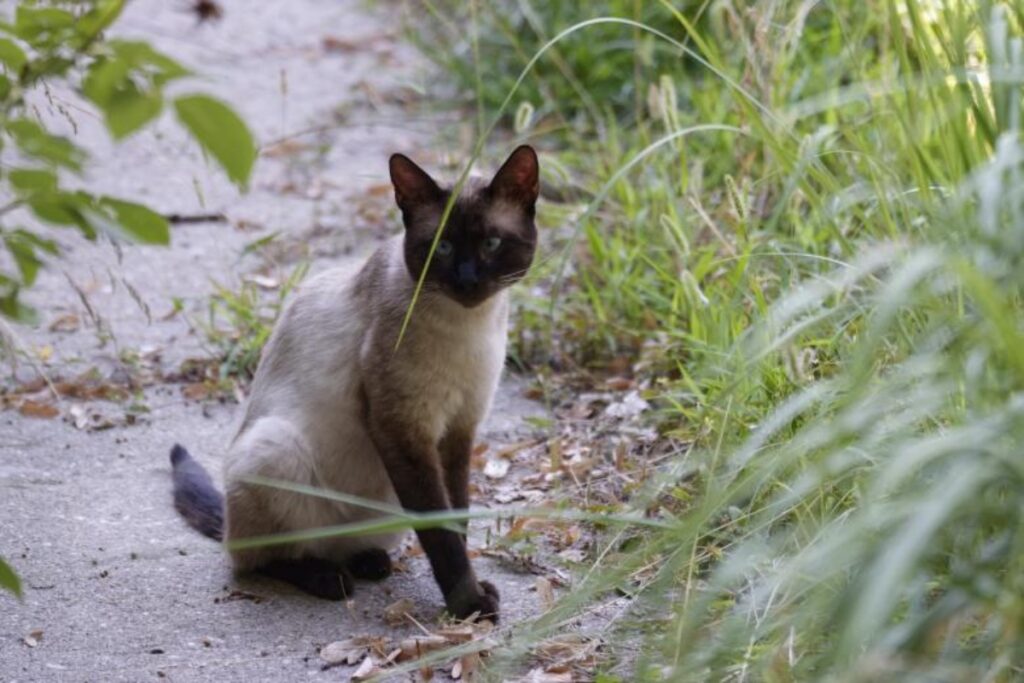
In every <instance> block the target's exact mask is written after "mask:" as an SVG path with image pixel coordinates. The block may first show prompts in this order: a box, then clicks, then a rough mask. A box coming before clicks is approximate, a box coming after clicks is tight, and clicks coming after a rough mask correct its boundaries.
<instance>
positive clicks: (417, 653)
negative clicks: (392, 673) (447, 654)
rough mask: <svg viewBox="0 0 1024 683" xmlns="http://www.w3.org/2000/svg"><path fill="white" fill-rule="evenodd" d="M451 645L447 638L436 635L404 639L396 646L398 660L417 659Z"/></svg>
mask: <svg viewBox="0 0 1024 683" xmlns="http://www.w3.org/2000/svg"><path fill="white" fill-rule="evenodd" d="M449 645H451V643H450V642H449V641H448V639H447V638H445V637H444V636H438V635H429V636H427V635H423V636H413V637H412V638H406V639H404V640H402V641H401V642H400V643H399V644H398V649H399V653H398V660H399V661H401V662H405V661H408V660H410V659H419V658H420V657H422V656H423V655H425V654H426V653H428V652H433V651H434V650H441V649H444V648H446V647H448V646H449Z"/></svg>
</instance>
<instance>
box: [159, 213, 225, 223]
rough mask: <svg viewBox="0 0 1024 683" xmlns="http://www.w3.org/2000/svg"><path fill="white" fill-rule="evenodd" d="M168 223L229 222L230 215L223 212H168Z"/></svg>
mask: <svg viewBox="0 0 1024 683" xmlns="http://www.w3.org/2000/svg"><path fill="white" fill-rule="evenodd" d="M164 218H166V219H167V222H168V223H174V224H181V223H227V222H228V217H227V216H225V215H224V214H223V213H220V212H217V213H166V214H164Z"/></svg>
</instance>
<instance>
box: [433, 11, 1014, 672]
mask: <svg viewBox="0 0 1024 683" xmlns="http://www.w3.org/2000/svg"><path fill="white" fill-rule="evenodd" d="M414 4H415V5H418V6H420V7H418V9H421V8H423V7H425V8H426V10H427V11H425V12H419V14H418V18H417V19H415V20H414V22H415V24H414V27H413V28H414V29H415V31H414V33H415V34H416V35H417V36H418V37H419V38H420V42H421V44H422V45H423V46H424V47H425V48H426V50H427V52H428V53H429V54H430V56H431V57H432V58H433V59H434V60H435V61H436V62H437V63H438V64H439V65H440V66H441V68H442V70H443V72H444V73H445V74H447V75H448V77H449V78H450V81H451V85H452V86H453V87H454V89H455V92H456V97H457V98H458V99H460V101H463V102H464V103H465V105H466V106H467V107H474V108H476V110H477V111H478V112H479V113H480V116H481V122H484V121H491V120H497V121H498V122H499V124H500V126H499V129H498V130H504V131H507V132H510V133H511V134H512V135H514V136H515V137H517V138H518V139H523V140H531V141H533V142H534V143H535V144H537V145H538V146H539V147H541V148H542V149H543V150H545V167H546V168H545V170H546V172H547V175H546V177H545V187H548V188H554V190H553V191H552V192H550V193H549V194H550V195H557V198H558V199H559V201H548V202H547V204H546V205H545V208H544V209H543V211H542V224H543V225H544V227H545V231H546V238H547V243H546V245H545V252H546V258H545V259H544V260H543V261H542V263H541V264H540V265H539V266H538V267H537V268H536V269H535V272H534V274H533V278H532V286H533V287H534V288H535V289H536V288H540V289H543V290H546V291H547V292H548V293H550V294H551V295H552V296H553V297H555V303H554V304H553V305H551V306H549V305H548V303H547V302H546V301H545V300H544V298H543V297H540V296H531V297H530V298H529V299H528V300H527V299H526V298H525V297H524V298H523V299H522V300H520V302H519V308H520V313H519V325H520V326H521V328H522V329H521V330H519V331H518V334H517V335H516V340H517V341H516V349H515V352H516V354H517V355H518V357H519V358H521V359H522V360H523V362H524V363H526V364H532V365H533V366H534V367H536V368H543V367H545V366H550V365H552V364H556V365H557V366H558V367H559V368H563V369H564V368H567V367H568V368H577V369H584V370H587V371H592V372H601V371H602V369H606V368H609V367H612V366H616V363H617V362H618V361H617V359H621V358H628V359H630V360H631V369H630V372H631V373H633V374H634V376H635V377H636V379H637V381H638V382H639V383H640V386H642V387H646V388H645V390H644V396H645V397H646V398H647V400H649V401H650V402H651V403H652V405H654V406H655V407H656V408H657V418H656V423H657V427H658V430H659V433H660V434H661V435H662V436H663V437H664V438H671V439H676V440H678V441H679V442H682V443H688V444H691V446H690V447H689V448H688V449H687V450H685V452H683V453H682V454H680V455H679V456H678V457H677V458H676V462H674V463H672V467H670V468H669V469H668V470H666V471H665V472H664V473H663V476H661V477H659V478H657V479H656V481H654V480H652V482H649V484H650V488H651V490H650V491H646V492H645V493H644V495H637V496H635V498H634V501H633V502H632V503H630V504H631V505H634V506H641V505H644V504H648V503H650V501H652V500H660V501H665V500H669V501H672V504H662V505H659V506H657V507H656V508H653V509H654V510H655V512H653V513H652V512H651V510H652V508H650V507H647V508H645V512H647V513H648V514H657V515H660V516H661V517H662V518H663V520H664V521H668V522H670V523H671V524H670V525H669V526H670V528H669V529H666V530H657V531H649V532H645V533H644V534H643V535H642V538H643V540H642V542H641V543H635V542H634V543H632V544H631V545H630V546H629V549H628V552H621V553H618V554H617V558H618V559H617V560H616V562H615V563H608V562H605V563H602V562H600V561H597V562H596V564H595V565H594V567H592V568H591V570H590V571H589V572H587V573H586V576H585V577H584V578H583V579H581V580H580V581H579V582H578V584H577V585H576V586H574V588H573V590H572V592H571V594H570V595H569V596H567V597H566V598H565V599H564V600H562V601H561V602H560V603H558V605H557V606H556V607H555V609H554V610H553V611H552V612H551V613H550V614H549V615H548V616H546V617H544V618H543V619H542V620H541V621H540V622H539V623H537V624H532V625H530V627H529V629H525V628H524V629H523V630H522V631H521V635H520V636H519V638H520V640H521V641H522V642H521V644H522V646H523V647H524V648H525V647H528V646H529V643H530V642H531V638H538V637H540V635H538V634H543V633H545V630H544V629H545V626H547V627H549V628H550V627H551V625H554V624H557V623H560V620H563V619H565V617H566V616H567V615H571V614H575V613H579V612H580V611H581V610H583V609H585V608H586V607H587V606H589V605H592V604H594V603H595V602H596V601H598V600H599V598H600V596H602V595H604V594H606V593H607V591H608V590H609V589H610V588H612V587H614V586H618V585H620V584H621V582H622V581H623V580H625V579H627V578H628V577H630V576H634V575H635V574H636V572H638V571H639V570H640V569H641V568H644V567H648V568H649V567H651V566H653V567H655V571H653V573H652V572H647V573H646V574H645V576H646V577H647V578H645V580H644V581H642V582H639V584H637V585H636V588H635V593H634V595H635V598H636V600H635V607H634V609H633V611H632V616H631V617H629V618H622V619H620V620H618V621H617V622H615V623H611V624H609V625H608V628H609V629H610V630H612V631H613V632H614V631H615V630H616V629H618V632H620V633H621V634H622V637H620V638H608V641H609V642H611V643H618V646H617V647H616V646H614V645H613V646H612V647H611V648H610V655H609V657H610V659H609V661H608V664H607V668H608V671H616V670H617V669H616V661H620V662H621V661H624V660H625V659H629V661H630V662H631V664H630V668H631V669H633V670H635V674H630V676H631V677H632V676H634V675H635V678H636V680H693V681H698V680H699V681H704V680H737V681H739V680H750V681H793V680H878V681H883V680H884V681H915V680H921V681H925V680H927V681H1011V680H1021V678H1022V677H1024V526H1022V524H1021V521H1022V516H1024V451H1022V444H1024V441H1022V435H1024V434H1022V433H1024V394H1022V392H1021V390H1022V388H1024V327H1022V316H1021V310H1022V305H1024V303H1022V286H1024V182H1022V180H1024V140H1022V136H1021V126H1022V117H1021V113H1022V112H1021V105H1022V84H1024V41H1022V35H1024V3H1022V2H1019V1H1014V2H961V1H959V0H935V1H925V0H907V1H901V2H898V1H895V0H890V1H885V0H869V1H866V2H852V1H841V0H837V1H835V2H810V1H803V2H797V1H790V0H767V1H765V2H739V1H737V0H707V1H704V2H697V1H689V2H667V1H663V2H656V1H654V0H650V1H648V0H600V1H595V2H585V3H583V2H568V1H565V2H531V1H529V0H518V1H511V0H509V1H494V2H486V3H476V2H470V3H462V2H454V1H447V0H445V1H442V0H432V1H427V0H424V2H421V3H414ZM424 17H427V18H424ZM528 66H529V68H528V69H527V67H528ZM524 69H526V71H525V72H524ZM524 73H525V75H524V77H523V79H522V82H521V84H520V85H519V86H518V87H517V85H516V82H517V79H518V78H519V77H520V75H521V74H524ZM510 93H511V95H510ZM506 99H507V100H508V103H507V104H508V106H504V107H503V103H505V102H506ZM641 501H644V502H641ZM611 542H612V541H611V540H609V543H611ZM612 564H614V566H611V565H612ZM666 607H668V608H667V609H666ZM617 658H618V660H617ZM618 675H622V674H621V673H620V674H618ZM606 679H607V680H616V679H615V678H614V677H613V676H612V675H611V674H607V675H606Z"/></svg>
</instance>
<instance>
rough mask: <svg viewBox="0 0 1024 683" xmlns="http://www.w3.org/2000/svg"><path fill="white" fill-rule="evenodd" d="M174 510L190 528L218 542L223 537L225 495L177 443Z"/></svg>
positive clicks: (173, 462) (173, 457)
mask: <svg viewBox="0 0 1024 683" xmlns="http://www.w3.org/2000/svg"><path fill="white" fill-rule="evenodd" d="M171 471H172V474H173V476H174V508H175V509H176V510H177V511H178V513H179V514H180V515H181V516H182V517H183V518H184V519H185V521H186V522H188V525H189V526H190V527H192V528H193V529H195V530H196V531H198V532H199V533H201V534H202V535H204V536H209V537H210V538H212V539H214V540H215V541H220V540H222V539H223V538H224V495H223V494H222V493H221V492H220V491H218V490H217V488H216V487H215V486H214V485H213V480H212V479H210V475H209V474H207V472H206V470H205V469H203V466H202V465H200V464H199V463H198V462H196V459H195V458H193V457H192V455H191V454H189V452H188V451H186V450H185V448H184V447H183V446H180V445H178V444H174V448H172V449H171Z"/></svg>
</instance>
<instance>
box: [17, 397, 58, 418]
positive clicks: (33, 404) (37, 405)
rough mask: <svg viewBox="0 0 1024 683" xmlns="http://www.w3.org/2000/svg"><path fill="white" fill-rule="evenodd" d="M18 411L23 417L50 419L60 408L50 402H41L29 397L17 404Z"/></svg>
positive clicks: (55, 415)
mask: <svg viewBox="0 0 1024 683" xmlns="http://www.w3.org/2000/svg"><path fill="white" fill-rule="evenodd" d="M18 412H19V413H21V414H22V415H24V416H25V417H38V418H44V419H50V418H54V417H57V416H58V415H60V410H59V409H58V408H57V406H55V405H53V404H52V403H42V402H40V401H33V400H31V399H25V400H24V401H22V402H21V405H20V406H18Z"/></svg>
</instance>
